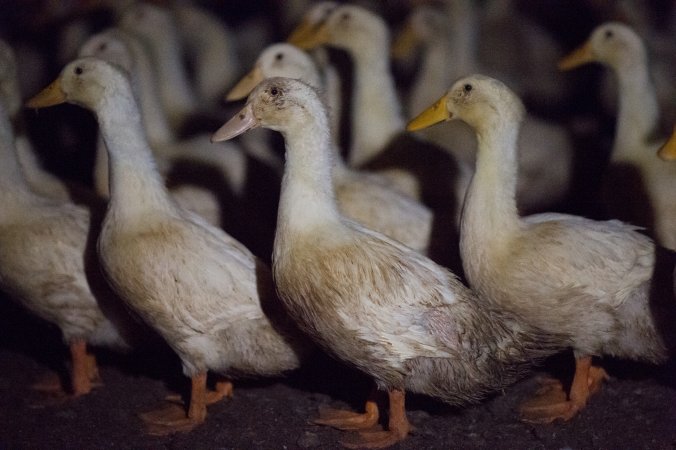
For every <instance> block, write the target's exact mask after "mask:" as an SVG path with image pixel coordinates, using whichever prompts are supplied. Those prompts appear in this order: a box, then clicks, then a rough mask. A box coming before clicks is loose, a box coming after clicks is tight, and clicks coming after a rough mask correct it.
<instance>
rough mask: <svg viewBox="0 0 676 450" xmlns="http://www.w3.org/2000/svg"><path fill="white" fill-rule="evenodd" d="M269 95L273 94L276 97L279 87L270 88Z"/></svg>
mask: <svg viewBox="0 0 676 450" xmlns="http://www.w3.org/2000/svg"><path fill="white" fill-rule="evenodd" d="M270 95H273V96H275V97H276V96H277V95H279V89H277V88H276V87H273V88H272V89H270Z"/></svg>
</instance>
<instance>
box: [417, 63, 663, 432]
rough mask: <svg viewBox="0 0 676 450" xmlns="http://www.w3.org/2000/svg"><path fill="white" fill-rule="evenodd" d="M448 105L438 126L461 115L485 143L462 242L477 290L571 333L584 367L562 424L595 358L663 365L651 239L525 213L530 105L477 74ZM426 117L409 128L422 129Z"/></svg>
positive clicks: (619, 226) (578, 402)
mask: <svg viewBox="0 0 676 450" xmlns="http://www.w3.org/2000/svg"><path fill="white" fill-rule="evenodd" d="M442 109H443V110H445V112H443V113H440V115H438V116H436V117H437V120H443V119H444V118H446V119H448V118H449V117H450V118H459V119H461V120H463V121H465V122H466V123H468V124H470V125H471V126H472V127H473V128H474V129H475V131H476V133H477V138H478V154H477V169H476V172H475V174H474V177H473V178H472V182H471V184H470V187H469V190H468V193H467V198H466V200H465V205H464V209H463V216H462V222H461V238H460V251H461V255H462V257H463V267H464V269H465V274H466V276H467V279H468V280H469V283H470V285H471V286H472V288H473V289H475V290H476V291H477V292H478V293H479V295H482V296H485V297H486V298H487V299H488V300H489V301H491V302H493V303H494V304H495V305H496V306H497V307H500V308H504V309H505V310H508V311H512V312H514V313H516V314H518V315H519V316H520V317H523V318H524V320H527V321H528V322H529V323H531V324H534V325H535V326H537V327H542V328H543V329H546V330H548V331H550V332H552V333H555V334H557V335H558V334H562V335H564V336H568V338H569V339H570V340H571V342H572V347H573V350H574V352H575V355H576V358H578V365H577V369H578V370H581V369H580V368H581V367H584V368H585V369H584V370H585V371H584V372H580V373H576V375H575V378H576V379H577V380H582V381H579V383H580V384H576V382H575V380H574V382H573V388H571V398H570V403H565V402H564V403H563V404H561V405H560V408H561V409H562V412H561V413H560V415H559V416H556V418H558V417H560V418H564V419H570V418H571V417H572V416H574V415H575V413H576V412H577V411H579V409H581V408H582V407H584V404H585V402H586V399H587V397H588V395H589V392H588V390H589V386H588V385H587V381H586V380H587V377H588V376H589V377H592V378H593V376H592V375H588V371H589V370H590V367H589V366H590V364H591V355H597V356H600V355H603V354H609V355H614V356H617V357H623V358H631V359H640V360H644V361H648V362H654V363H655V362H661V361H664V360H665V359H666V357H667V355H668V352H667V342H665V339H664V336H663V334H662V333H663V331H664V330H663V329H662V327H661V324H659V323H658V322H659V319H656V318H655V317H654V315H653V313H654V311H653V309H654V308H655V304H654V303H655V302H654V300H652V299H651V296H652V295H654V292H653V291H654V289H655V287H654V286H653V284H654V283H655V281H656V278H654V276H653V275H654V272H655V270H656V246H655V244H654V243H653V242H652V240H651V239H649V238H648V237H646V236H644V235H642V234H640V233H638V231H637V228H636V227H634V226H632V225H627V224H624V223H622V222H619V221H605V222H602V221H593V220H589V219H586V218H582V217H577V216H570V215H563V214H553V213H546V214H538V215H533V216H527V217H525V218H521V217H520V216H519V215H518V213H517V207H516V200H515V193H516V178H517V149H516V143H517V135H518V130H519V124H520V121H521V119H522V117H523V114H524V109H523V105H522V104H521V102H520V100H519V99H518V97H516V95H514V94H513V93H512V92H511V91H510V90H509V89H508V88H507V87H505V86H504V85H503V84H502V83H500V82H499V81H497V80H494V79H491V78H488V77H483V76H480V75H474V76H470V77H466V78H463V79H461V80H459V81H457V82H456V83H455V84H454V85H453V86H452V87H451V88H450V90H449V91H448V93H447V94H446V95H445V96H444V97H442V99H441V100H439V101H438V102H437V103H435V105H434V106H433V107H432V108H430V109H429V110H428V112H429V113H430V114H433V113H432V111H437V112H439V111H441V110H442ZM425 114H426V113H423V114H421V116H419V118H418V119H414V121H413V122H411V124H409V127H413V128H415V127H417V126H420V125H421V124H422V122H423V121H424V118H425ZM427 117H431V116H427ZM419 120H420V121H419ZM672 264H673V263H672ZM670 270H672V269H670ZM660 301H661V302H662V304H664V305H666V306H667V309H669V305H670V304H671V309H672V310H673V308H674V305H676V303H674V301H673V299H671V300H669V299H664V300H663V301H662V300H660ZM669 314H673V312H671V313H669ZM665 317H666V316H665ZM600 377H601V376H600V375H599V379H597V380H595V383H596V382H598V381H600ZM590 379H591V378H590ZM554 418H555V417H553V416H549V417H546V420H553V419H554ZM537 420H545V418H543V417H540V418H538V419H537Z"/></svg>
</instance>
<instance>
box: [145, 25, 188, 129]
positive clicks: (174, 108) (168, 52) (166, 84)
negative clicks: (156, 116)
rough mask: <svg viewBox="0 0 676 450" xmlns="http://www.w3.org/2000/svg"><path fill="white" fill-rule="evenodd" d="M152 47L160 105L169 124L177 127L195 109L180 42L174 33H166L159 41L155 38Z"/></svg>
mask: <svg viewBox="0 0 676 450" xmlns="http://www.w3.org/2000/svg"><path fill="white" fill-rule="evenodd" d="M174 31H175V30H174ZM153 45H154V48H155V51H156V52H157V58H156V64H157V75H158V78H159V80H161V82H160V83H159V86H160V96H161V99H162V103H163V104H164V106H165V108H166V110H167V114H168V116H169V120H170V121H171V123H172V124H173V125H175V126H179V125H180V123H181V122H182V121H183V120H184V119H185V118H186V117H188V116H189V115H190V114H192V113H193V112H194V111H195V110H196V109H197V104H196V96H195V94H194V92H193V91H192V89H191V87H190V83H189V82H188V74H187V73H186V71H185V68H184V66H183V63H182V61H181V49H180V41H179V39H178V37H177V36H176V32H167V33H165V34H164V35H163V36H162V38H161V39H157V38H155V39H154V40H153Z"/></svg>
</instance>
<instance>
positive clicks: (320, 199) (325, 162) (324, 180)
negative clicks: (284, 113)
mask: <svg viewBox="0 0 676 450" xmlns="http://www.w3.org/2000/svg"><path fill="white" fill-rule="evenodd" d="M283 134H284V139H285V145H286V164H285V170H284V177H283V178H282V188H281V194H280V200H279V213H278V218H277V227H278V233H279V232H280V231H281V232H285V231H292V230H293V231H302V230H309V229H313V228H314V227H316V226H320V225H322V224H324V223H326V222H338V221H340V213H339V212H338V208H337V206H336V200H335V193H334V190H333V180H332V168H333V154H332V149H331V139H330V136H329V132H328V123H327V120H326V116H325V115H324V114H316V115H312V114H308V115H307V120H306V121H305V122H304V123H303V126H302V127H294V128H292V129H289V130H287V131H285V132H283ZM278 235H279V234H278Z"/></svg>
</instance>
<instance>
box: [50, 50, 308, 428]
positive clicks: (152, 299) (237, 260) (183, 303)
mask: <svg viewBox="0 0 676 450" xmlns="http://www.w3.org/2000/svg"><path fill="white" fill-rule="evenodd" d="M59 80H60V83H61V84H60V85H58V84H57V87H56V88H53V90H60V91H61V92H63V94H62V95H61V97H62V98H63V96H65V99H66V100H67V101H70V102H73V103H77V104H80V105H83V106H86V107H87V108H90V109H92V110H93V111H94V112H95V113H96V116H97V119H98V122H99V127H100V130H101V133H102V136H103V139H104V141H105V143H106V147H107V149H108V156H109V168H110V192H111V198H110V202H109V205H108V211H107V213H106V216H105V219H104V221H103V226H102V230H101V234H100V236H99V238H98V254H99V259H100V261H101V265H102V267H103V270H104V272H105V275H106V277H107V279H108V281H109V283H110V284H111V286H112V287H113V289H114V290H115V291H116V292H117V293H118V294H119V295H120V297H121V298H122V299H123V300H124V302H125V303H126V304H127V305H128V306H129V307H130V308H131V309H132V310H134V311H135V312H136V313H138V315H139V316H141V317H142V318H143V319H144V320H145V321H146V322H147V323H148V324H149V325H150V326H152V327H153V328H154V329H155V330H156V331H158V332H159V334H160V335H161V336H162V337H163V338H164V339H165V340H166V341H167V343H168V344H169V345H170V346H171V347H172V348H173V349H174V350H175V351H176V353H177V354H178V355H179V357H180V358H181V362H182V364H183V371H184V373H185V374H186V375H187V376H189V377H191V379H192V383H193V388H192V395H191V402H190V408H189V411H188V416H187V417H185V413H183V417H182V419H183V420H182V421H181V420H180V418H173V419H171V420H169V419H167V418H166V417H162V418H161V420H160V421H158V423H156V424H155V425H158V426H160V428H162V427H166V428H167V430H165V431H166V432H172V431H176V428H177V427H178V429H179V430H181V431H185V430H188V429H191V428H193V427H194V426H196V425H197V424H199V423H201V422H202V421H203V420H204V419H205V417H206V403H205V402H206V401H205V398H206V395H205V389H206V371H207V370H214V371H217V372H219V373H224V374H228V375H236V374H247V375H253V374H256V375H271V374H279V373H281V372H283V371H286V370H290V369H293V368H296V367H298V365H299V364H300V357H301V354H302V353H303V352H304V351H305V349H306V347H305V346H304V342H303V340H302V339H301V338H300V337H299V335H298V334H294V332H295V328H293V327H292V326H291V325H290V324H288V323H284V321H285V318H284V317H283V316H282V315H275V314H274V313H273V311H274V310H275V306H274V304H275V302H276V301H277V300H276V297H275V295H274V289H273V287H272V279H271V277H270V272H269V269H266V268H265V266H264V265H263V264H262V263H261V262H260V261H259V260H258V259H257V258H256V257H254V256H253V255H252V254H251V253H250V252H249V251H248V250H247V249H246V248H245V247H244V246H243V245H241V244H240V243H239V242H238V241H236V240H235V239H233V238H231V237H230V236H229V235H227V234H226V233H224V232H223V231H221V230H220V229H217V228H215V227H212V226H210V225H209V224H208V223H207V222H206V221H204V220H203V219H201V218H200V217H198V216H197V215H194V214H192V213H190V212H187V211H185V210H183V209H181V208H180V207H179V206H177V205H176V203H175V202H174V201H173V200H172V199H171V198H170V197H169V194H168V192H167V189H166V187H165V185H164V181H163V180H162V178H161V176H160V175H159V173H158V172H157V169H156V167H155V163H154V160H153V158H152V153H151V150H150V147H149V145H148V143H147V141H146V140H145V137H144V134H143V129H142V123H141V120H140V113H139V111H138V108H137V105H136V101H135V99H134V96H133V94H132V90H131V86H130V84H129V81H128V79H127V78H126V77H125V75H124V74H123V72H122V71H120V70H119V69H118V68H116V67H115V66H113V65H111V64H109V63H106V62H105V61H103V60H99V59H96V58H81V59H78V60H76V61H73V62H72V63H70V64H69V65H67V66H66V67H65V68H64V69H63V71H62V73H61V76H60V78H59ZM59 86H62V87H59ZM61 101H63V100H61ZM264 309H265V310H266V311H270V315H269V316H268V315H266V313H265V312H264ZM151 432H155V431H151ZM157 432H158V433H160V434H163V432H162V431H157Z"/></svg>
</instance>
